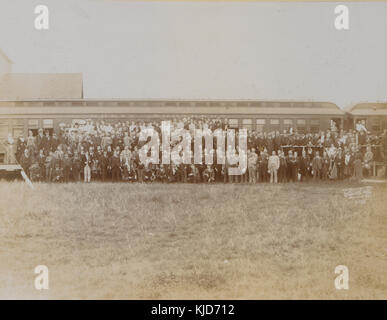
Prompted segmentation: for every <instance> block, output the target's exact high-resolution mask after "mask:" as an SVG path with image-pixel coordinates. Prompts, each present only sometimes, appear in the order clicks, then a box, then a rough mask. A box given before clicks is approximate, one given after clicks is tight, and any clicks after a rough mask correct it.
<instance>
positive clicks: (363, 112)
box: [349, 103, 387, 116]
mask: <svg viewBox="0 0 387 320" xmlns="http://www.w3.org/2000/svg"><path fill="white" fill-rule="evenodd" d="M349 112H350V113H351V114H352V115H355V116H387V103H358V104H356V105H354V106H353V107H352V108H350V109H349Z"/></svg>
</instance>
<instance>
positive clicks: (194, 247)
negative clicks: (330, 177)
mask: <svg viewBox="0 0 387 320" xmlns="http://www.w3.org/2000/svg"><path fill="white" fill-rule="evenodd" d="M358 186H361V185H349V184H344V183H326V184H313V185H312V184H286V185H275V186H272V185H269V184H265V185H255V186H249V185H210V186H208V185H182V184H173V185H161V184H155V185H137V184H98V183H96V184H77V185H75V184H67V185H65V184H58V185H53V184H50V185H47V184H36V187H35V190H33V191H31V190H29V189H28V187H27V186H26V185H25V184H23V183H21V182H12V183H7V182H2V183H0V194H1V199H0V243H1V245H0V298H22V299H23V298H32V299H41V298H49V299H60V298H80V299H94V298H106V299H116V298H123V299H218V298H219V299H220V298H222V299H262V298H263V299H272V298H275V299H285V298H294V299H298V298H304V299H314V298H321V299H335V298H339V299H347V298H355V299H358V298H367V299H368V298H376V299H386V298H387V268H386V267H387V233H386V227H387V210H386V206H385V205H386V190H387V189H386V186H384V185H375V186H373V192H372V196H371V199H370V200H369V201H368V202H367V203H366V204H357V203H355V202H354V201H353V200H349V199H347V198H344V196H343V189H344V188H347V187H358ZM363 186H364V185H363ZM39 264H44V265H47V266H48V268H49V271H50V289H49V290H47V291H37V290H35V289H34V277H35V274H34V272H33V271H34V268H35V266H37V265H39ZM339 264H344V265H347V266H348V268H349V272H350V289H349V290H347V291H345V290H341V291H338V290H336V289H335V288H334V278H335V277H336V275H335V273H334V269H335V266H337V265H339Z"/></svg>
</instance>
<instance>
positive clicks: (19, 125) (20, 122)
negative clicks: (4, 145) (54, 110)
mask: <svg viewBox="0 0 387 320" xmlns="http://www.w3.org/2000/svg"><path fill="white" fill-rule="evenodd" d="M39 122H40V120H39V119H29V120H28V121H27V130H31V131H32V133H33V134H34V135H37V134H38V130H39V128H41V127H42V128H43V129H44V130H49V131H52V130H53V128H54V121H53V120H52V119H44V120H42V122H41V124H40V123H39ZM24 124H25V123H24V119H14V120H0V138H3V137H6V136H7V135H8V134H12V136H13V137H19V136H20V135H25V131H24ZM9 128H11V129H10V130H11V131H9Z"/></svg>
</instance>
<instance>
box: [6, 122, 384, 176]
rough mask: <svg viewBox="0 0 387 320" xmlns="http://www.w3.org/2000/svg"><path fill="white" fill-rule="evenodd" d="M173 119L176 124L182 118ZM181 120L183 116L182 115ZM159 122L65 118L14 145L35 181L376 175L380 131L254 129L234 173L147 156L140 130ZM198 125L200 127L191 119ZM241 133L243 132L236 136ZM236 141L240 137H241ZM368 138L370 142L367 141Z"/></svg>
mask: <svg viewBox="0 0 387 320" xmlns="http://www.w3.org/2000/svg"><path fill="white" fill-rule="evenodd" d="M177 122H178V121H177V120H174V121H172V125H174V124H175V123H176V124H177ZM179 123H180V122H179ZM183 123H184V126H185V127H186V128H187V129H188V130H191V129H192V128H193V127H196V128H198V127H199V128H203V126H207V127H209V128H211V129H216V128H219V127H220V128H222V129H227V124H225V123H224V121H220V120H208V121H206V120H203V119H200V120H198V121H197V120H195V119H193V120H192V119H191V120H187V119H184V122H183ZM149 125H150V126H152V127H154V128H155V129H156V130H159V129H160V123H156V122H154V123H148V124H145V123H144V122H134V121H132V122H131V123H130V122H128V121H127V122H122V123H121V122H119V123H116V124H111V123H107V122H105V121H100V122H97V123H94V122H93V121H91V120H90V121H84V122H83V123H75V124H73V125H62V126H61V127H60V130H59V132H58V134H57V133H56V132H53V133H52V134H50V131H48V130H46V131H45V132H44V131H43V130H42V129H39V130H38V133H37V135H34V134H33V132H32V131H29V134H28V137H27V139H24V138H23V137H22V136H21V137H19V138H18V139H17V141H13V138H12V137H9V138H8V143H9V144H14V145H15V147H16V152H15V157H16V160H17V161H18V163H20V165H21V166H22V168H23V170H24V171H25V172H26V174H27V175H28V176H29V177H30V178H31V180H34V181H46V182H53V181H56V182H70V181H74V182H78V181H84V182H91V181H113V182H116V181H129V182H162V183H173V182H183V183H189V182H191V183H200V182H204V183H213V182H222V183H258V182H272V183H284V182H297V181H300V182H305V181H308V180H343V179H347V178H353V179H361V178H362V177H363V174H365V175H369V174H370V163H371V162H372V160H373V159H374V157H375V154H374V152H373V150H372V148H371V143H372V144H374V143H375V141H372V139H376V138H378V137H376V138H375V136H371V135H368V134H367V133H364V132H361V133H356V132H344V131H341V132H337V131H330V130H328V131H326V132H319V133H314V134H312V133H297V132H284V133H283V134H280V133H279V132H278V131H277V132H271V133H268V134H267V133H262V132H256V131H254V130H249V131H248V137H247V146H248V150H247V155H246V157H247V170H246V171H245V172H241V174H240V175H231V174H229V170H228V169H229V168H230V167H237V166H238V164H232V165H231V164H229V163H228V161H227V160H226V162H225V164H217V163H216V153H215V157H214V164H212V165H206V164H179V165H176V164H173V163H172V164H170V165H163V164H153V163H142V162H141V161H140V157H139V150H140V148H141V147H142V146H143V145H144V143H146V142H141V141H140V139H139V132H140V130H141V128H142V127H143V126H149ZM192 125H193V126H192ZM236 140H237V139H236ZM236 142H237V141H236ZM360 143H363V144H364V146H366V147H365V148H362V147H361V144H360Z"/></svg>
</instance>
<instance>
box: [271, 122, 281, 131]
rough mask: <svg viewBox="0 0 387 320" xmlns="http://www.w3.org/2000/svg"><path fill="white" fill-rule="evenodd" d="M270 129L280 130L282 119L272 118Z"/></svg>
mask: <svg viewBox="0 0 387 320" xmlns="http://www.w3.org/2000/svg"><path fill="white" fill-rule="evenodd" d="M270 130H271V131H279V130H280V121H279V119H271V120H270Z"/></svg>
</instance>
